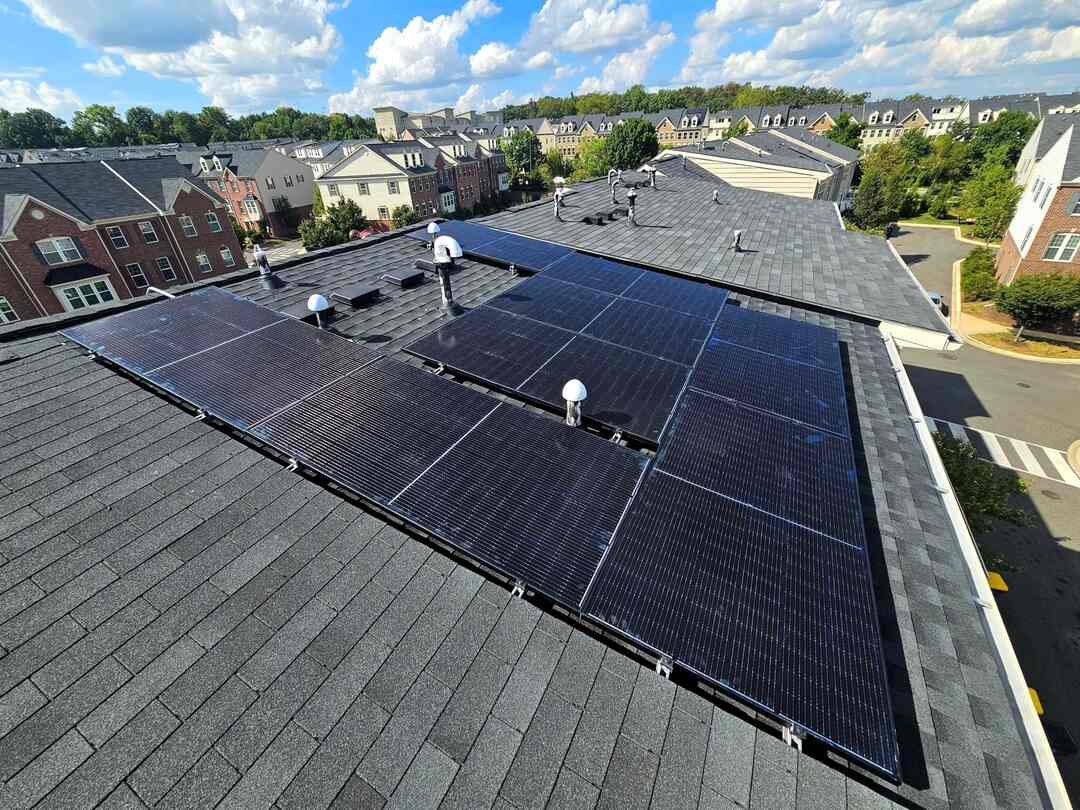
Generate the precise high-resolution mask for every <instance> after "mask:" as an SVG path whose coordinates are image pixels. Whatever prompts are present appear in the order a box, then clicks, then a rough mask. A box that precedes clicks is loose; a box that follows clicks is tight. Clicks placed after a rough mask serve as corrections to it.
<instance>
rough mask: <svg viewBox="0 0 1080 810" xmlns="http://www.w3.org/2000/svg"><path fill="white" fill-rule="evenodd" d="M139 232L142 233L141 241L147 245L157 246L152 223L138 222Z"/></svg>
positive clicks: (155, 233)
mask: <svg viewBox="0 0 1080 810" xmlns="http://www.w3.org/2000/svg"><path fill="white" fill-rule="evenodd" d="M139 231H140V232H141V233H142V238H143V241H144V242H146V244H148V245H155V244H157V240H158V238H157V231H156V230H154V223H153V222H140V223H139Z"/></svg>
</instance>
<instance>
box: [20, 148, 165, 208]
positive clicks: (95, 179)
mask: <svg viewBox="0 0 1080 810" xmlns="http://www.w3.org/2000/svg"><path fill="white" fill-rule="evenodd" d="M147 159H148V160H155V161H165V162H167V163H169V164H171V165H172V166H173V171H174V173H176V174H180V173H182V169H181V167H180V164H178V163H177V162H176V160H175V159H174V158H171V157H168V158H156V159H152V158H147ZM131 162H133V163H134V162H141V161H139V160H133V161H131ZM28 168H29V167H28ZM32 171H34V172H37V174H38V175H39V176H40V177H41V178H42V179H43V180H44V181H45V182H46V183H48V184H49V185H50V186H52V187H53V188H55V189H56V190H57V191H58V192H59V193H60V194H62V195H63V196H64V197H65V198H66V199H68V200H70V201H71V203H72V204H73V205H74V206H75V207H76V208H78V210H80V211H82V212H84V213H85V215H86V217H88V218H89V219H110V218H112V217H124V216H131V215H134V214H151V213H153V212H154V211H153V208H152V207H151V206H150V205H148V204H147V202H146V200H144V199H143V198H142V197H140V196H139V195H138V194H137V193H136V192H134V191H132V190H131V188H129V187H128V186H126V185H125V184H124V183H123V182H121V181H120V180H119V179H118V178H117V177H116V175H114V174H113V173H112V172H110V171H109V170H108V169H106V168H105V167H104V166H102V165H101V164H100V163H91V162H85V163H37V164H34V165H33V167H32ZM6 176H7V175H4V177H6Z"/></svg>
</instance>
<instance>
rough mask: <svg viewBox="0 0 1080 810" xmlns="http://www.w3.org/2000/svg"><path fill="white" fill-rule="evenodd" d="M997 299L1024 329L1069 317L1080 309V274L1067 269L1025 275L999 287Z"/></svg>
mask: <svg viewBox="0 0 1080 810" xmlns="http://www.w3.org/2000/svg"><path fill="white" fill-rule="evenodd" d="M994 303H995V304H996V305H997V308H998V309H999V310H1001V311H1002V312H1004V313H1005V314H1006V315H1008V316H1010V317H1011V318H1012V319H1013V320H1014V321H1016V324H1017V325H1018V326H1019V327H1020V331H1023V330H1024V329H1025V328H1027V327H1030V326H1038V325H1041V324H1054V323H1060V322H1062V321H1067V320H1070V319H1071V318H1073V316H1075V314H1076V312H1077V311H1078V310H1080V276H1074V275H1066V274H1065V273H1040V274H1038V275H1033V276H1021V277H1020V278H1018V279H1016V281H1014V282H1013V283H1012V284H1010V285H1009V286H1008V287H1002V288H1001V289H999V290H998V291H997V295H996V296H995V297H994ZM1017 334H1018V335H1019V332H1018V333H1017Z"/></svg>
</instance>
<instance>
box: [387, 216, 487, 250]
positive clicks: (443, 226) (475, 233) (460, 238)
mask: <svg viewBox="0 0 1080 810" xmlns="http://www.w3.org/2000/svg"><path fill="white" fill-rule="evenodd" d="M438 225H439V236H452V237H453V238H454V239H455V240H457V243H458V244H459V245H461V249H462V250H466V251H471V250H473V249H474V248H477V247H479V246H481V245H484V244H487V243H488V242H494V241H496V240H498V239H502V238H503V237H505V236H508V235H509V233H508V232H507V231H500V230H498V229H496V228H492V227H489V226H487V225H481V224H479V223H477V222H465V221H462V220H455V219H448V220H446V221H445V222H440V223H438ZM406 235H407V236H411V237H412V238H413V239H416V240H417V241H420V242H430V241H431V235H430V234H429V233H428V232H427V230H426V229H424V228H418V229H417V230H415V231H409V232H408V233H407V234H406Z"/></svg>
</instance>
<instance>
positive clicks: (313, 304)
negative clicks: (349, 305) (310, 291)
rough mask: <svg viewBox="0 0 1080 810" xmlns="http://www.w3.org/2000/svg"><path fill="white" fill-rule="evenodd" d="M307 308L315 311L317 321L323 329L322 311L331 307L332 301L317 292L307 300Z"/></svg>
mask: <svg viewBox="0 0 1080 810" xmlns="http://www.w3.org/2000/svg"><path fill="white" fill-rule="evenodd" d="M307 308H308V309H309V310H311V311H312V312H314V313H315V323H316V324H318V326H319V328H320V329H322V328H323V323H322V313H324V312H325V311H326V310H328V309H330V302H329V301H327V300H326V297H325V296H322V295H319V294H318V293H315V294H314V295H313V296H311V297H310V298H309V299H308V300H307Z"/></svg>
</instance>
